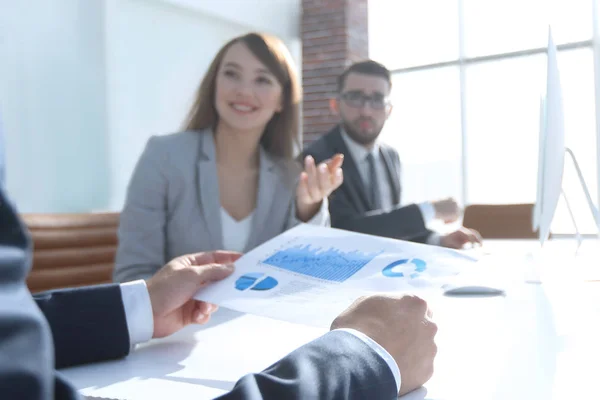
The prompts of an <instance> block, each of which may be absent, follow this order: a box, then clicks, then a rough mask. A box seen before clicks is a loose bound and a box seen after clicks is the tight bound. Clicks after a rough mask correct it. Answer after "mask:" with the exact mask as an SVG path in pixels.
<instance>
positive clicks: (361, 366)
mask: <svg viewBox="0 0 600 400" xmlns="http://www.w3.org/2000/svg"><path fill="white" fill-rule="evenodd" d="M397 397H398V389H397V388H396V381H395V379H394V375H393V374H392V371H391V370H390V368H389V367H388V366H387V364H386V363H385V362H384V361H383V359H382V358H381V357H379V356H378V355H377V354H376V353H375V352H374V351H373V350H372V349H371V348H370V347H369V346H367V345H366V344H365V343H364V342H362V341H361V340H360V339H358V338H356V337H355V336H353V335H352V334H350V333H347V332H330V333H328V334H326V335H324V336H322V337H321V338H319V339H317V340H315V341H313V342H311V343H309V344H307V345H305V346H303V347H301V348H299V349H298V350H296V351H294V352H292V353H291V354H289V355H288V356H286V357H284V358H283V359H281V360H280V361H278V362H277V363H275V364H274V365H272V366H271V367H269V368H267V369H266V370H265V371H263V372H262V373H259V374H252V375H247V376H245V377H243V378H242V379H240V380H239V381H238V382H237V384H236V385H235V387H234V389H233V390H232V391H231V392H229V393H227V394H225V395H223V396H221V397H219V399H220V400H263V399H264V400H266V399H286V400H294V399H298V400H300V399H323V400H325V399H327V400H338V399H339V400H346V399H351V400H358V399H364V400H372V399H377V400H386V399H396V398H397Z"/></svg>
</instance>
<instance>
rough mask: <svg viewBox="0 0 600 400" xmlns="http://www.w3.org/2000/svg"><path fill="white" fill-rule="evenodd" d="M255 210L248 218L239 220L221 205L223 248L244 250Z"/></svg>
mask: <svg viewBox="0 0 600 400" xmlns="http://www.w3.org/2000/svg"><path fill="white" fill-rule="evenodd" d="M253 216H254V211H253V212H251V213H250V215H248V216H247V217H246V218H244V219H242V220H240V221H237V220H236V219H235V218H233V217H232V216H231V215H229V213H228V212H227V210H225V209H224V208H223V207H221V232H223V250H228V251H237V252H239V253H241V252H243V251H244V249H245V248H246V242H248V237H249V236H250V229H251V228H252V217H253Z"/></svg>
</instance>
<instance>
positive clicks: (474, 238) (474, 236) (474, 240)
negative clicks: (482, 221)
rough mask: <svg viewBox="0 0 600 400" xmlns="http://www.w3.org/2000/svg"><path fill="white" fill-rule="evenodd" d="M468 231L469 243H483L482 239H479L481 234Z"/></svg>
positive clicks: (471, 230)
mask: <svg viewBox="0 0 600 400" xmlns="http://www.w3.org/2000/svg"><path fill="white" fill-rule="evenodd" d="M469 231H470V234H471V242H472V243H476V244H482V243H483V238H482V237H481V234H480V233H479V232H477V231H476V230H475V229H469Z"/></svg>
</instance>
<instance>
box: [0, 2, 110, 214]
mask: <svg viewBox="0 0 600 400" xmlns="http://www.w3.org/2000/svg"><path fill="white" fill-rule="evenodd" d="M84 3H85V4H84ZM0 10H1V11H0V112H1V113H2V120H3V125H4V135H5V144H6V149H5V156H6V164H7V165H6V167H7V174H6V179H7V188H8V191H9V193H10V194H11V196H12V197H13V199H15V200H16V201H17V204H18V205H19V209H20V210H23V211H40V212H45V211H70V210H72V211H79V210H83V209H92V208H98V207H103V206H104V205H105V204H106V202H107V200H108V193H107V191H106V188H107V185H108V181H109V176H108V168H107V167H108V164H107V152H106V149H107V139H106V136H105V132H106V122H105V121H106V118H105V116H106V115H105V102H104V97H103V93H104V71H103V46H102V40H103V39H102V37H103V30H104V28H103V12H102V5H101V3H100V2H95V1H91V2H87V1H86V2H83V1H80V0H60V1H56V0H23V1H12V0H0Z"/></svg>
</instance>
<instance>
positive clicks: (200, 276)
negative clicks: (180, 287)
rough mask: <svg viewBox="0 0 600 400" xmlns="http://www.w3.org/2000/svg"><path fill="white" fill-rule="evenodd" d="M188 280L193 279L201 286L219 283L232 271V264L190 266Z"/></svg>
mask: <svg viewBox="0 0 600 400" xmlns="http://www.w3.org/2000/svg"><path fill="white" fill-rule="evenodd" d="M189 270H190V271H191V273H190V275H191V277H190V279H194V280H195V281H196V283H197V284H199V285H202V284H204V283H207V282H215V281H220V280H222V279H225V278H227V277H228V276H229V275H231V273H232V272H233V270H234V266H233V264H205V265H192V266H191V267H190V268H189Z"/></svg>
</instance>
